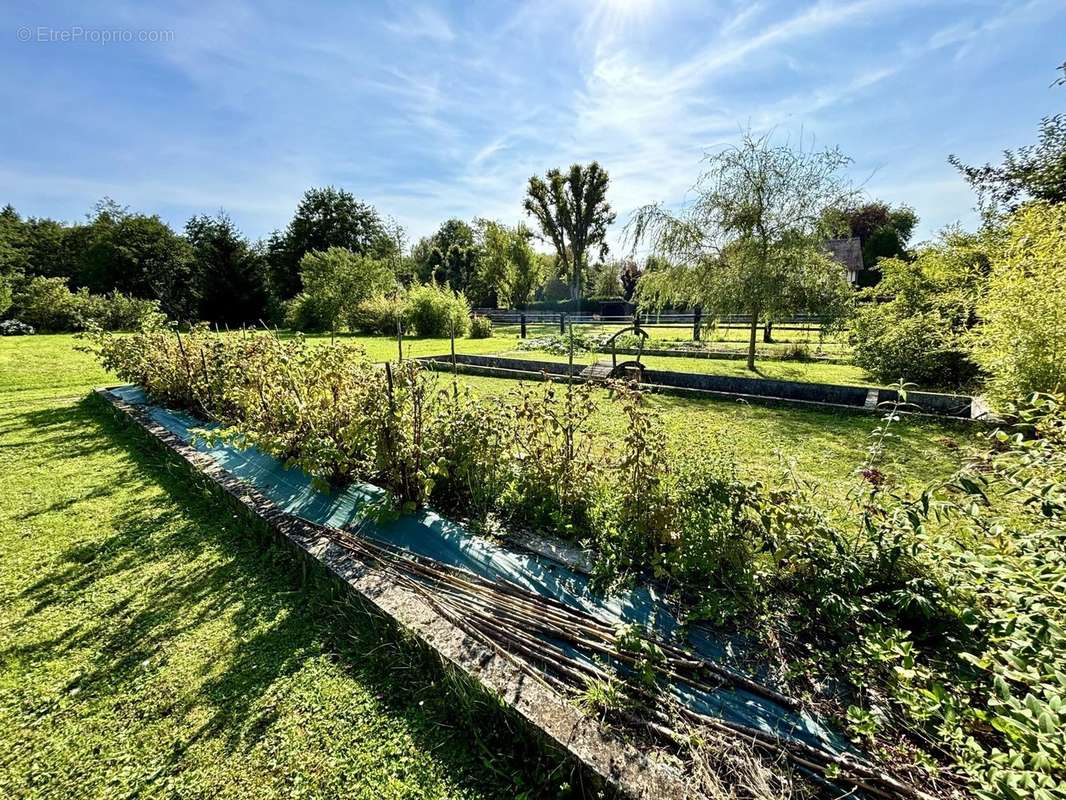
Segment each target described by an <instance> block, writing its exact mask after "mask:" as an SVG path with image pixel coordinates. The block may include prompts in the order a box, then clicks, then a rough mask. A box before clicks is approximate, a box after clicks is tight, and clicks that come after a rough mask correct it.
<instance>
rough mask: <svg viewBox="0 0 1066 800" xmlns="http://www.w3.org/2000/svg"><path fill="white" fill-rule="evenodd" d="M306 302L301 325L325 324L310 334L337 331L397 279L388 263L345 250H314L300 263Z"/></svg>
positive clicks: (332, 248)
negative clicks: (361, 306) (366, 301)
mask: <svg viewBox="0 0 1066 800" xmlns="http://www.w3.org/2000/svg"><path fill="white" fill-rule="evenodd" d="M300 277H301V280H302V281H303V285H304V291H303V293H302V294H303V295H304V296H305V297H304V299H302V300H300V301H299V305H298V308H299V314H301V315H302V316H300V317H298V318H299V319H300V321H303V322H306V323H315V324H321V323H325V324H324V325H323V326H322V327H319V328H314V329H312V328H308V330H328V331H336V330H337V328H338V327H339V325H340V324H341V323H342V322H343V323H346V324H348V325H349V326H350V325H351V316H352V314H353V313H354V311H355V309H356V308H358V306H359V304H360V303H362V302H363V301H365V300H368V299H370V298H371V297H374V296H375V295H377V294H380V293H382V292H384V291H385V290H387V289H389V288H390V287H391V286H392V285H393V284H394V283H395V280H396V279H395V276H394V275H393V274H392V270H391V269H389V266H388V264H387V263H386V262H384V261H380V260H377V259H374V258H371V257H369V256H365V255H356V254H355V253H353V252H351V251H350V250H345V249H344V248H343V247H331V248H329V249H328V250H326V251H325V252H319V251H317V250H312V251H311V252H310V253H307V254H306V255H304V257H303V258H302V259H301V260H300Z"/></svg>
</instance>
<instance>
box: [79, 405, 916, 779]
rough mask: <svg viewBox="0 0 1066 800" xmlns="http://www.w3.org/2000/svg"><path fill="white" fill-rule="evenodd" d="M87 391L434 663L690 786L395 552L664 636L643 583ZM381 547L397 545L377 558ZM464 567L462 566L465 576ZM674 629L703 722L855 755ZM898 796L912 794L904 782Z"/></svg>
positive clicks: (603, 758) (680, 700)
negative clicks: (553, 683) (378, 506)
mask: <svg viewBox="0 0 1066 800" xmlns="http://www.w3.org/2000/svg"><path fill="white" fill-rule="evenodd" d="M97 396H98V397H99V398H100V399H101V400H103V401H105V402H106V403H108V404H109V405H110V407H112V408H114V409H115V410H116V411H117V412H119V413H120V414H121V415H122V416H123V417H124V418H126V419H128V420H130V421H132V422H134V423H135V424H137V425H138V426H140V427H141V428H142V429H143V430H145V431H146V432H147V433H148V434H149V435H151V436H152V437H153V439H154V440H155V441H157V442H158V443H160V444H161V445H162V446H164V447H166V448H167V449H168V450H169V451H171V452H173V453H174V454H176V455H177V456H178V457H179V458H180V459H181V460H182V461H183V462H184V463H185V464H186V465H187V466H188V467H189V468H190V469H192V470H193V471H194V472H195V473H196V474H197V475H202V476H203V477H205V478H207V479H208V480H209V481H210V483H211V485H212V486H214V487H215V488H217V489H218V490H219V491H220V492H221V493H222V494H223V496H225V497H226V498H227V499H228V500H229V501H230V502H231V503H233V504H234V505H235V506H236V507H238V508H240V509H241V510H242V511H243V512H245V513H246V514H247V515H248V516H249V518H250V519H253V520H255V521H256V523H257V524H260V525H263V526H265V527H266V528H267V530H268V531H269V532H271V533H272V534H273V535H274V536H276V537H277V538H278V539H279V540H281V541H283V542H284V543H286V544H288V545H290V546H292V547H294V548H295V549H296V550H297V551H298V552H300V553H301V554H303V555H304V556H305V557H306V558H307V559H308V560H309V561H310V562H311V563H312V564H314V565H315V566H316V567H318V568H321V569H324V570H325V571H326V572H327V573H328V574H329V575H331V576H332V577H334V578H335V579H336V580H337V581H339V582H340V583H341V584H342V585H343V586H344V587H345V588H346V589H347V590H349V591H351V592H352V593H354V594H355V595H356V596H357V598H358V599H359V600H360V601H361V602H362V603H363V604H365V605H366V606H368V607H369V608H370V609H371V610H372V611H374V612H375V613H377V614H380V615H382V616H384V617H385V618H387V619H388V620H390V621H391V622H393V623H395V624H397V625H399V626H400V627H401V628H404V629H406V630H409V631H411V632H413V633H414V634H415V635H416V637H418V639H419V640H420V641H422V642H423V643H424V644H425V645H426V646H427V647H429V648H431V649H432V651H433V652H435V653H436V654H437V655H438V656H439V657H440V658H441V660H442V661H443V662H444V664H445V665H447V666H449V667H451V668H454V669H456V670H458V671H459V672H460V673H462V674H463V675H464V676H466V677H467V678H469V679H472V680H475V681H476V682H477V683H478V684H479V685H480V686H482V687H483V688H484V689H486V690H488V691H490V692H492V693H494V694H496V695H498V696H499V697H500V698H502V700H503V701H504V702H505V703H506V704H507V706H508V707H509V708H510V709H512V710H513V711H514V712H515V713H516V714H518V715H519V716H520V717H521V718H522V719H523V720H524V721H525V722H527V723H528V724H530V725H532V726H533V727H534V728H535V729H536V730H537V731H539V732H540V733H541V734H543V736H545V737H546V738H547V739H548V740H549V741H550V742H552V743H554V744H555V745H557V746H559V747H561V748H563V749H565V750H566V751H567V752H568V753H569V755H570V756H571V757H572V758H574V759H575V760H576V761H577V762H579V763H580V764H582V765H583V766H584V768H585V769H587V770H588V771H589V772H591V773H592V774H594V775H595V776H598V778H599V779H601V780H603V781H604V782H605V783H606V784H608V785H609V786H611V787H612V788H613V789H615V790H617V791H619V792H621V793H622V794H624V795H625V796H629V797H640V798H645V797H647V798H651V797H656V798H662V797H692V796H698V795H696V794H695V793H694V790H693V788H692V786H691V785H690V784H689V783H688V782H687V781H686V779H685V777H684V776H683V775H682V773H681V772H680V771H678V769H677V768H676V767H674V766H669V765H668V764H667V763H664V762H660V761H659V760H657V759H655V758H651V757H649V755H648V754H647V753H646V752H643V751H642V750H641V749H638V748H637V747H635V746H634V745H633V744H632V743H631V741H627V740H626V739H623V738H621V737H620V736H619V735H618V734H617V733H615V732H613V731H612V730H609V729H607V728H605V727H604V726H603V725H602V724H600V723H598V722H597V721H596V720H594V719H592V718H590V717H589V716H587V715H586V714H584V713H582V712H581V711H580V710H579V709H578V708H577V706H576V705H574V703H573V702H572V701H571V700H570V699H568V698H567V697H566V696H565V695H564V694H561V693H559V692H558V691H553V690H552V688H551V687H550V686H549V685H548V684H547V683H546V682H544V681H540V680H530V677H531V675H532V674H534V673H533V672H531V670H530V669H529V665H528V664H527V665H525V668H523V666H522V664H520V663H519V662H520V660H521V659H520V658H518V659H516V656H515V654H514V653H508V652H506V651H505V650H501V648H499V647H494V646H491V645H490V644H489V643H487V642H486V641H485V640H484V639H483V638H482V637H479V636H477V635H471V630H470V629H469V628H467V627H466V626H465V625H463V624H462V622H461V621H459V620H457V619H456V618H455V617H454V616H452V615H450V614H449V613H447V611H446V608H445V607H442V606H439V605H438V604H437V602H436V600H435V599H434V595H432V594H429V593H426V592H422V591H419V590H418V587H417V586H414V585H413V584H412V582H411V581H410V580H409V579H408V578H406V577H405V575H406V573H405V571H404V569H397V564H399V563H400V561H397V560H396V559H397V558H399V559H401V560H402V562H403V563H404V564H410V565H412V566H411V567H410V569H411V570H412V571H417V570H424V569H430V565H432V564H436V565H437V566H438V567H440V568H442V569H445V568H446V569H445V574H446V576H447V575H450V576H452V578H454V579H455V580H457V581H459V582H460V583H462V582H464V581H466V582H474V583H476V582H477V581H481V582H482V584H481V585H489V586H490V587H491V586H498V587H500V588H499V591H501V592H503V594H504V595H506V596H508V597H512V596H515V595H516V593H517V596H519V597H522V596H524V597H525V598H526V600H525V601H523V602H528V600H529V598H531V597H532V596H533V595H538V596H541V597H543V598H544V602H545V603H547V604H548V605H547V606H545V607H546V608H548V609H555V611H554V612H552V613H558V614H561V615H564V616H567V617H568V618H572V619H576V620H582V619H583V620H585V623H584V624H585V625H587V626H590V629H591V628H592V627H595V626H600V627H601V628H602V627H603V626H610V625H619V624H622V623H629V624H638V625H640V626H641V627H642V629H644V630H647V631H652V632H653V635H654V636H655V637H656V638H658V639H659V640H660V641H661V642H663V646H667V647H674V645H672V644H670V645H668V644H667V642H668V641H674V636H675V635H676V634H678V633H680V629H679V628H678V625H677V622H676V620H675V619H674V617H673V616H672V614H671V613H670V611H669V610H668V608H667V607H666V606H665V604H664V603H663V602H662V601H661V600H660V599H659V598H658V597H657V596H656V595H655V593H654V592H653V591H652V590H650V589H648V588H647V587H643V588H638V589H637V590H634V591H632V592H627V593H624V594H622V595H620V596H615V597H610V598H602V597H599V596H597V595H595V594H594V593H592V592H591V591H590V589H589V586H588V581H587V576H585V575H584V574H582V572H581V570H580V567H576V566H574V562H573V559H572V558H571V557H569V556H567V554H566V553H565V552H564V550H565V549H564V548H558V547H553V545H552V544H551V543H550V542H546V541H538V540H535V539H534V540H529V539H528V538H527V540H524V541H523V542H522V548H523V549H522V550H516V549H514V548H511V547H507V546H504V545H501V544H499V543H496V542H492V541H489V540H486V539H484V538H482V537H479V536H475V535H474V534H472V533H471V532H469V531H468V530H466V529H465V528H464V527H463V526H462V525H459V524H457V523H454V522H451V521H448V520H446V519H443V518H441V517H439V516H437V515H436V514H434V513H433V512H431V511H424V512H419V513H417V514H412V515H404V516H401V517H399V518H398V519H395V518H392V519H387V518H384V517H378V516H375V515H373V514H369V515H368V513H367V512H368V511H369V510H370V509H371V507H372V505H373V503H374V502H375V501H376V500H377V499H380V496H381V495H380V492H379V491H378V490H376V489H375V488H374V487H370V486H367V485H353V486H350V487H348V488H347V489H344V490H338V491H334V492H324V491H320V490H319V489H318V488H316V487H315V486H314V485H313V484H312V482H311V480H310V478H308V476H306V475H305V474H304V473H302V472H300V471H298V470H294V469H289V468H286V467H285V466H284V465H282V464H280V463H279V462H277V461H275V460H274V459H272V458H270V457H269V456H265V455H264V454H262V453H259V452H258V451H256V450H255V449H254V448H250V449H243V450H242V449H238V448H237V447H235V446H233V445H228V444H210V445H209V444H207V443H205V442H204V440H203V439H202V437H199V436H198V434H197V433H196V431H197V430H198V429H200V428H202V427H204V423H202V422H200V421H199V420H196V419H195V418H193V417H191V416H189V415H187V414H183V413H179V412H173V411H169V410H167V409H164V408H160V407H158V406H153V405H151V404H150V403H148V402H147V401H146V399H145V398H144V396H143V394H142V393H140V391H139V390H137V389H136V388H135V387H120V388H116V389H114V390H99V391H98V392H97ZM529 551H535V553H531V552H529ZM382 553H400V554H401V555H388V556H387V557H385V556H382V555H381V554H382ZM570 555H572V554H570ZM390 559H391V561H390ZM564 562H565V563H564ZM405 569H406V567H405ZM464 574H466V575H468V576H469V577H468V578H463V577H462V575H464ZM452 578H449V579H448V580H451V579H452ZM475 579H476V580H475ZM490 591H491V589H490ZM522 593H525V595H523V594H522ZM500 608H501V609H502V608H503V606H501V607H500ZM501 613H504V615H505V616H506V613H505V612H503V611H502V610H501ZM501 619H502V618H501ZM499 624H500V625H503V624H504V623H503V622H502V621H501V622H500V623H499ZM677 641H679V642H680V641H682V640H677ZM684 641H685V646H686V647H689V648H692V649H691V650H689V651H688V652H690V653H691V654H692V655H691V656H690V657H691V658H693V659H697V660H701V659H702V660H703V663H704V664H707V665H712V664H714V665H715V666H714V668H715V669H716V670H719V671H718V672H716V673H715V674H717V675H718V676H719V678H718V680H717V681H716V685H714V686H710V685H700V683H699V682H698V681H694V680H692V679H678V680H673V679H671V681H670V682H668V683H667V684H666V685H665V686H664V688H663V691H664V693H665V697H668V698H670V702H672V703H676V704H677V705H678V707H681V708H684V709H689V710H690V711H691V712H693V713H698V714H701V715H703V716H704V718H706V719H708V720H711V719H712V718H713V719H718V720H720V721H721V724H722V725H723V726H740V725H743V726H745V727H744V730H746V731H748V733H749V734H751V735H753V736H755V737H764V740H763V741H764V744H765V742H766V741H767V740H768V739H767V738H766V737H772V738H773V740H774V741H779V742H782V743H784V744H785V745H786V746H787V747H789V748H792V749H793V750H794V751H795V752H799V753H802V754H803V755H804V757H806V758H810V757H812V753H820V754H828V757H829V758H830V759H834V760H837V759H840V760H843V759H848V760H849V761H850V759H853V758H855V757H856V754H855V753H854V751H853V750H852V749H851V748H850V746H849V745H848V744H847V742H846V741H845V740H844V739H842V738H841V737H840V736H839V734H836V733H834V732H833V731H832V730H831V729H829V728H826V727H825V726H824V725H822V724H821V723H819V722H818V721H817V720H815V719H814V718H812V717H810V716H809V715H807V714H806V713H804V712H802V711H801V710H799V708H798V706H796V705H795V704H794V703H793V701H790V700H788V699H787V698H784V697H783V696H781V695H777V694H776V693H775V692H774V690H773V689H772V688H769V687H765V686H763V685H761V684H758V683H757V682H756V681H755V679H753V678H750V677H746V676H744V675H743V674H741V673H740V672H738V671H737V670H736V667H735V666H734V665H732V664H726V663H725V662H723V661H720V660H719V659H720V657H721V656H722V653H723V644H724V643H723V642H722V641H719V640H716V638H715V637H714V635H713V634H712V633H711V632H709V631H705V630H701V629H698V628H697V629H693V630H692V631H688V632H687V633H685V634H684ZM578 655H579V656H580V655H581V654H580V653H579V654H578ZM686 658H689V656H686ZM675 677H676V676H675ZM725 729H726V730H734V731H736V730H738V728H736V727H733V728H729V727H725ZM797 763H800V764H802V763H803V762H802V760H801V761H799V762H797ZM856 763H857V762H856ZM864 769H865V767H864ZM888 780H890V779H888ZM894 788H899V789H905V788H906V787H899V786H898V785H897V786H896V787H894ZM898 796H908V797H911V796H915V795H914V794H913V793H912V791H911V790H907V791H905V792H903V791H901V793H900V794H899V795H898Z"/></svg>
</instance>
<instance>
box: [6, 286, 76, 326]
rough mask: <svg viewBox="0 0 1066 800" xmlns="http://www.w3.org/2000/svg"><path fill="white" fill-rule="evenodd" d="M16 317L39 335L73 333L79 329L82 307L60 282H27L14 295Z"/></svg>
mask: <svg viewBox="0 0 1066 800" xmlns="http://www.w3.org/2000/svg"><path fill="white" fill-rule="evenodd" d="M14 307H15V311H16V316H18V317H19V319H21V320H22V321H23V322H25V323H27V324H29V325H32V326H33V327H35V328H37V329H38V330H42V331H56V332H60V331H73V330H78V329H79V328H80V327H81V326H82V315H81V311H82V303H81V302H80V301H79V299H78V296H77V295H76V294H74V293H73V292H71V291H70V289H69V288H68V287H67V282H66V280H65V279H64V278H41V277H37V278H31V279H30V280H29V281H27V282H26V284H25V285H24V286H23V287H22V288H21V290H20V291H19V292H18V293H17V294H16V295H15V302H14Z"/></svg>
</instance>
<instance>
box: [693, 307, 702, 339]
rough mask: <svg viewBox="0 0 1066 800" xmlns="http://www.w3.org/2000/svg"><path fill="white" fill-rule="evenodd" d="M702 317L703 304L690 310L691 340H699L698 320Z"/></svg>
mask: <svg viewBox="0 0 1066 800" xmlns="http://www.w3.org/2000/svg"><path fill="white" fill-rule="evenodd" d="M702 319H703V306H696V307H695V308H694V309H693V310H692V341H694V342H698V341H699V340H700V322H701V321H702Z"/></svg>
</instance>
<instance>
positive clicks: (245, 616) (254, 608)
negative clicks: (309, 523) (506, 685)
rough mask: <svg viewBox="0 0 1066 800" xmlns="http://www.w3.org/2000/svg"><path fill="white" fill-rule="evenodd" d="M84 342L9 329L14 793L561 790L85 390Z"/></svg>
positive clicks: (5, 662) (6, 786) (7, 546)
mask: <svg viewBox="0 0 1066 800" xmlns="http://www.w3.org/2000/svg"><path fill="white" fill-rule="evenodd" d="M72 344H73V339H72V337H69V336H34V337H26V338H2V339H0V752H2V754H3V755H2V756H0V797H18V798H82V797H85V798H88V797H98V798H132V797H181V798H212V800H215V799H216V798H255V799H256V800H258V799H259V798H275V797H278V798H280V797H285V798H297V797H298V798H312V797H322V798H325V797H330V798H332V797H346V798H347V797H352V798H364V797H365V798H381V797H387V798H393V797H395V798H400V797H403V798H412V797H414V798H445V797H447V798H452V797H464V798H478V797H501V798H502V797H514V796H515V795H516V794H519V793H521V792H522V791H524V790H527V789H531V790H532V791H531V793H532V794H540V795H548V796H555V794H556V793H557V791H558V787H559V785H560V783H561V782H562V781H563V780H564V778H563V777H562V776H560V775H559V774H554V775H550V774H549V772H550V769H549V767H548V766H547V764H546V763H544V762H541V763H538V761H537V760H536V759H535V758H533V757H531V756H530V755H529V754H528V753H526V752H523V751H522V749H521V748H520V747H516V746H515V744H514V740H513V738H512V736H511V735H510V734H509V733H508V731H507V729H506V727H504V726H501V725H499V723H498V719H499V718H498V717H497V716H492V717H491V719H493V720H497V730H495V731H493V732H491V733H489V732H486V733H485V734H484V735H482V736H475V735H472V732H473V731H474V730H476V729H477V728H476V727H475V726H474V725H472V724H471V723H470V717H469V715H468V714H467V713H466V712H465V711H464V710H463V709H464V708H465V707H468V706H469V705H471V704H466V703H460V702H457V695H456V694H455V693H453V692H451V691H449V690H448V688H447V687H446V686H445V685H443V684H442V683H441V681H440V676H439V674H437V673H436V672H435V671H433V670H431V669H426V668H425V664H424V663H423V662H421V661H420V660H419V659H417V658H415V657H413V656H411V655H410V653H409V651H407V650H406V649H403V648H398V647H397V646H395V645H393V644H390V643H389V642H390V641H391V640H390V639H387V638H385V639H383V638H382V637H381V636H380V632H379V631H377V630H376V629H375V627H374V626H372V625H371V624H369V623H368V622H367V621H366V620H365V618H363V617H361V616H359V615H358V614H356V613H354V611H353V610H352V609H350V608H346V607H344V606H343V605H341V604H339V603H337V602H334V601H332V600H331V598H330V596H329V594H328V593H327V592H326V591H325V589H324V588H322V587H321V586H316V585H310V586H307V587H305V588H300V587H298V586H297V585H296V583H295V582H294V577H293V576H294V574H295V570H293V569H292V568H291V564H290V563H289V561H288V557H287V556H284V555H283V554H281V553H278V552H276V551H273V550H271V549H269V548H264V547H263V545H262V544H260V543H258V542H257V541H255V539H254V537H251V536H249V535H248V533H247V531H246V530H244V528H243V526H242V525H241V524H240V523H238V521H237V520H236V519H234V518H232V517H231V516H230V515H229V514H227V513H224V512H223V511H221V506H220V505H219V504H217V503H216V502H215V501H214V500H213V499H212V498H211V497H209V496H207V495H206V494H205V493H204V491H203V490H202V489H200V488H199V487H198V486H197V484H196V483H195V482H193V481H191V480H189V479H188V478H186V477H185V476H184V473H182V472H181V471H179V470H174V469H173V468H172V467H170V466H169V465H168V462H166V461H165V459H164V458H163V457H162V456H161V455H160V454H158V453H157V452H156V451H155V450H154V449H153V448H152V447H151V446H150V445H148V444H147V443H146V442H145V441H144V439H143V438H142V437H141V436H140V435H139V434H137V433H136V432H132V431H129V430H127V429H126V428H124V427H123V426H121V425H120V424H118V423H117V422H115V421H113V420H112V419H111V417H110V416H108V415H107V413H106V412H103V411H101V410H99V409H98V407H97V406H95V405H94V404H92V403H87V402H85V399H84V398H85V396H86V393H87V391H88V390H89V388H90V387H91V386H93V385H100V384H104V383H106V382H107V381H108V380H109V378H108V376H107V375H106V374H104V373H103V372H102V371H100V370H99V368H97V367H96V366H95V364H94V363H93V361H92V359H91V358H90V357H89V356H88V355H86V354H84V353H79V352H76V351H74V350H73V348H72ZM470 713H482V712H478V711H470ZM485 727H488V726H487V724H486V726H485Z"/></svg>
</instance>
